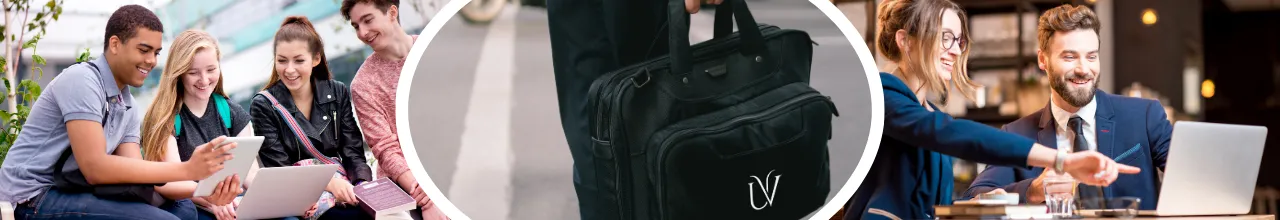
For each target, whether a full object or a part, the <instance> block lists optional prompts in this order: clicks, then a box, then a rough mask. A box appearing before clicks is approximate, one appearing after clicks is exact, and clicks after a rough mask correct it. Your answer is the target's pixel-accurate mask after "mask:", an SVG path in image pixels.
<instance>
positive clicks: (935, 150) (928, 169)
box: [845, 73, 1034, 219]
mask: <svg viewBox="0 0 1280 220" xmlns="http://www.w3.org/2000/svg"><path fill="white" fill-rule="evenodd" d="M880 81H881V86H883V89H884V135H883V136H881V141H880V149H879V150H878V151H877V152H876V159H875V161H874V162H872V165H871V171H870V172H869V173H868V174H867V177H866V179H864V180H863V181H862V185H861V186H859V187H858V191H856V192H854V195H853V199H851V200H850V201H849V204H848V206H847V207H846V208H845V219H885V217H884V215H882V214H878V213H881V212H882V211H883V212H887V213H889V214H892V215H894V216H896V217H899V218H902V219H933V218H934V215H933V213H934V212H933V206H934V205H950V204H951V202H952V200H951V195H952V188H953V186H954V184H955V181H954V180H953V178H954V177H953V175H954V174H952V172H951V166H952V163H951V161H952V159H951V156H955V157H959V158H962V159H965V160H970V161H977V162H981V163H987V164H1000V165H1008V166H1025V165H1026V164H1027V154H1028V153H1030V151H1031V146H1032V144H1033V143H1034V142H1033V141H1032V140H1031V139H1029V138H1025V137H1022V136H1018V135H1015V134H1010V133H1004V132H1001V131H999V130H997V129H996V128H994V127H991V126H988V125H985V124H981V123H977V122H973V121H969V120H962V119H954V118H951V116H950V115H947V114H946V113H942V112H936V111H929V110H928V109H925V108H924V107H923V106H921V105H920V101H919V100H918V99H917V98H916V95H915V93H913V92H912V90H911V89H909V88H908V87H907V85H906V84H905V83H903V82H902V80H899V79H898V78H897V77H896V76H893V75H890V74H888V73H880ZM873 209H874V210H873Z"/></svg>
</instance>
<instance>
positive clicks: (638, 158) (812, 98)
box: [584, 0, 838, 219]
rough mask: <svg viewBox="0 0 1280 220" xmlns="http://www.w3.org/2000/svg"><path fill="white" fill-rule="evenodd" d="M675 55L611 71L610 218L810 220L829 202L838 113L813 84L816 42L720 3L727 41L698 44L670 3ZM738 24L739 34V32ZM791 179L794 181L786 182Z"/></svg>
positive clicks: (596, 135) (721, 34)
mask: <svg viewBox="0 0 1280 220" xmlns="http://www.w3.org/2000/svg"><path fill="white" fill-rule="evenodd" d="M669 2H670V5H669V7H668V8H669V11H668V15H669V17H670V19H669V24H668V26H669V27H670V32H669V33H670V39H669V40H670V45H669V46H670V51H669V52H670V54H669V55H667V56H663V57H658V58H655V59H652V60H648V61H645V62H642V63H639V64H636V65H632V66H628V67H624V68H621V69H619V70H616V71H613V72H610V73H607V74H605V75H603V76H601V78H599V79H597V80H596V81H595V82H593V84H592V85H591V89H590V94H589V97H590V98H589V101H588V102H589V103H588V106H590V108H592V111H593V115H592V118H591V121H590V126H591V129H592V138H593V144H592V148H593V152H594V155H593V156H594V158H595V159H596V163H595V166H596V173H595V175H596V176H597V177H598V179H596V180H584V181H588V182H585V183H584V184H594V185H595V186H596V187H597V188H599V189H600V194H597V195H589V196H594V197H595V198H592V199H593V201H603V202H602V203H604V204H601V205H600V206H601V207H602V208H600V209H598V210H586V211H588V212H590V213H592V214H594V215H595V216H601V219H799V218H803V217H805V216H807V215H809V214H810V213H812V212H814V211H816V210H817V209H818V208H820V207H821V206H822V204H823V203H824V202H825V201H826V198H827V195H828V193H829V192H830V183H831V178H830V174H829V159H828V155H827V154H828V152H827V141H828V140H830V139H831V127H832V126H831V120H832V117H833V116H834V115H837V114H838V113H836V109H835V105H834V104H833V103H832V102H831V101H830V98H829V97H827V96H823V95H822V94H821V93H819V92H818V91H817V90H814V89H813V88H812V87H810V86H809V83H808V82H809V71H810V65H811V63H812V56H813V41H812V40H811V39H810V37H809V35H808V34H807V33H805V32H803V31H799V30H788V29H781V28H778V27H776V26H772V25H757V23H756V22H755V20H754V19H753V18H752V16H751V13H750V10H748V9H747V5H746V3H745V2H744V1H742V0H729V1H726V2H724V4H722V5H719V6H717V9H716V10H715V11H716V21H715V38H714V39H712V40H709V41H706V42H702V43H699V44H697V45H693V46H689V39H688V32H689V25H688V20H689V14H688V13H686V12H685V11H684V1H681V0H669ZM735 21H736V23H737V24H738V26H739V27H742V28H740V30H739V32H737V33H731V32H732V30H733V29H732V27H733V23H734V22H735ZM783 177H786V178H783Z"/></svg>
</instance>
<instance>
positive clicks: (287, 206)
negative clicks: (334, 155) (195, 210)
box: [236, 164, 339, 219]
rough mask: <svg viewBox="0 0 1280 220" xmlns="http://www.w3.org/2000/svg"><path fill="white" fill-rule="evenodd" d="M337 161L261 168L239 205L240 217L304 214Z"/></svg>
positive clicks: (321, 191) (334, 168)
mask: <svg viewBox="0 0 1280 220" xmlns="http://www.w3.org/2000/svg"><path fill="white" fill-rule="evenodd" d="M338 168H339V167H338V165H336V164H331V165H312V166H290V167H272V168H263V169H261V170H258V173H257V175H255V177H254V180H253V184H252V185H251V187H249V190H247V191H245V194H244V197H243V198H242V199H241V200H240V206H239V207H237V208H236V218H237V219H269V218H282V217H290V216H302V214H304V213H306V212H307V210H309V209H311V206H312V205H314V204H316V200H319V199H320V194H321V193H323V192H324V187H325V186H326V185H328V184H329V179H332V178H333V174H334V173H335V172H337V171H338Z"/></svg>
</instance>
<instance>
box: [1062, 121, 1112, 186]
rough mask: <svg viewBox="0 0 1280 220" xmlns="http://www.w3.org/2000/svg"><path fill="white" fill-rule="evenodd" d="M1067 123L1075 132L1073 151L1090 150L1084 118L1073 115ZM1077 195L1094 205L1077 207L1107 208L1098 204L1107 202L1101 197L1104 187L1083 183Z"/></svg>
mask: <svg viewBox="0 0 1280 220" xmlns="http://www.w3.org/2000/svg"><path fill="white" fill-rule="evenodd" d="M1067 125H1068V126H1071V132H1073V133H1075V141H1072V143H1071V145H1072V152H1081V151H1087V150H1090V147H1089V141H1088V140H1085V139H1084V132H1083V131H1084V119H1082V118H1080V116H1072V117H1071V119H1067ZM1076 196H1077V197H1076V199H1078V200H1080V201H1081V202H1084V203H1083V204H1089V205H1087V206H1092V207H1077V208H1086V209H1090V208H1092V209H1097V208H1105V207H1098V205H1100V204H1103V203H1104V202H1106V201H1102V200H1101V198H1103V194H1102V188H1099V187H1096V186H1090V185H1084V184H1081V185H1080V188H1079V189H1077V190H1076Z"/></svg>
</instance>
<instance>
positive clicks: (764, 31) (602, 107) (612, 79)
mask: <svg viewBox="0 0 1280 220" xmlns="http://www.w3.org/2000/svg"><path fill="white" fill-rule="evenodd" d="M760 27H762V28H761V30H760V33H761V35H764V36H765V38H766V39H768V38H770V37H773V36H774V35H781V34H783V33H789V32H801V31H797V30H789V29H781V28H778V27H777V26H773V25H767V24H760ZM738 38H739V35H737V34H735V35H732V36H729V37H726V38H717V39H711V40H710V41H709V42H708V43H711V44H712V45H711V46H706V47H708V48H715V50H713V51H720V50H719V49H718V48H719V47H724V45H729V44H724V43H721V42H731V41H732V40H733V39H738ZM697 55H704V54H694V57H698V56H697ZM667 57H668V56H662V57H659V58H656V59H651V60H649V61H646V62H644V63H639V64H634V65H631V66H627V67H623V68H621V69H629V68H632V67H637V66H649V65H654V64H661V63H669V60H670V59H664V58H667ZM694 61H695V62H696V61H698V60H697V59H695V60H694ZM647 71H649V68H642V69H641V71H637V72H610V73H608V74H607V75H606V76H605V77H607V78H608V79H609V80H596V81H594V82H592V85H591V87H590V89H588V93H587V94H592V93H594V92H595V89H597V88H599V87H600V85H598V84H602V83H613V84H619V85H618V86H617V87H616V88H615V89H613V90H612V91H605V92H604V94H601V95H599V96H597V97H594V98H593V99H594V100H591V101H592V102H594V103H588V104H589V105H593V106H596V108H597V114H596V121H597V122H599V123H595V124H596V126H595V132H594V133H595V135H594V136H599V137H597V138H596V140H593V141H597V142H603V143H611V142H612V141H613V140H610V139H609V137H607V136H606V135H609V134H607V133H608V132H606V131H605V129H607V128H608V127H609V126H606V125H608V124H609V123H606V121H604V119H605V118H604V117H605V116H604V115H605V114H603V113H609V112H610V110H612V109H609V108H608V105H607V104H603V103H601V102H600V101H599V99H601V98H603V97H613V94H620V93H621V92H622V90H624V89H626V86H627V85H630V84H628V83H625V82H624V81H625V80H626V79H627V78H632V77H635V76H636V75H638V74H640V73H644V74H649V73H647Z"/></svg>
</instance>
